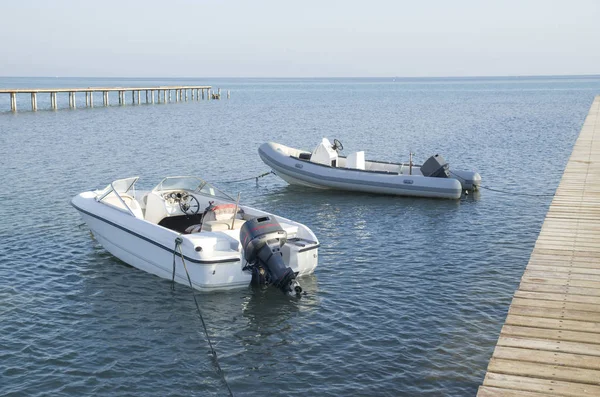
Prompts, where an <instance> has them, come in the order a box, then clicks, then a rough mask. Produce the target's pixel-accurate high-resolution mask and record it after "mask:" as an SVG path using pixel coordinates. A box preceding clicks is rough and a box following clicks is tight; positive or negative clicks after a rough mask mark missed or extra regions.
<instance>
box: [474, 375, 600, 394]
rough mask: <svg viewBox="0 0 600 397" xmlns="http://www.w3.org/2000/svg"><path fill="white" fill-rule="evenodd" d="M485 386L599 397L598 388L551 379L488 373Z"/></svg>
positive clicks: (599, 390)
mask: <svg viewBox="0 0 600 397" xmlns="http://www.w3.org/2000/svg"><path fill="white" fill-rule="evenodd" d="M484 385H485V386H490V387H497V388H502V389H506V390H520V391H533V392H539V393H547V394H549V395H552V396H569V397H591V396H600V387H599V386H594V385H590V384H585V383H572V382H564V381H558V380H552V379H540V378H535V377H525V376H518V375H508V374H498V373H493V372H488V373H487V375H486V376H485V380H484Z"/></svg>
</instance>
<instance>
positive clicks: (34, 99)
mask: <svg viewBox="0 0 600 397" xmlns="http://www.w3.org/2000/svg"><path fill="white" fill-rule="evenodd" d="M31 110H32V111H34V112H35V111H37V94H36V93H35V92H32V93H31Z"/></svg>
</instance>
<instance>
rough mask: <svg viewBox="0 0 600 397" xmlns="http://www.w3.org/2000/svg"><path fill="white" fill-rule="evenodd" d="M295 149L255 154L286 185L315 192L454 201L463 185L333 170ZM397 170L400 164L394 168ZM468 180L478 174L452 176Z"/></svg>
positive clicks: (269, 147)
mask: <svg viewBox="0 0 600 397" xmlns="http://www.w3.org/2000/svg"><path fill="white" fill-rule="evenodd" d="M299 152H300V151H298V150H296V149H292V148H289V147H287V146H284V145H280V144H277V143H273V142H269V143H265V144H263V145H261V146H260V148H259V150H258V153H259V155H260V157H261V159H262V160H263V162H265V164H267V165H268V166H269V167H271V168H272V169H273V170H274V171H275V172H276V173H277V175H279V176H280V177H281V178H282V179H283V180H285V181H286V182H288V183H290V184H293V185H302V186H308V187H312V188H317V189H338V190H351V191H360V192H367V193H379V194H389V195H401V196H417V197H433V198H449V199H458V198H460V197H461V195H462V192H463V188H467V187H463V185H462V184H461V181H459V180H458V179H455V178H432V177H425V176H422V175H404V174H399V173H397V172H385V171H365V170H358V169H350V168H334V167H330V166H326V165H322V164H317V163H313V162H311V161H309V160H303V159H300V158H298V156H299ZM397 166H398V167H401V165H399V164H398V165H397ZM456 175H457V178H461V179H463V183H464V182H465V181H467V180H468V179H469V178H470V179H471V180H473V179H474V180H475V181H471V187H472V185H473V184H475V185H476V184H478V183H479V181H480V180H481V178H480V177H479V174H477V173H472V172H465V171H462V172H461V174H456Z"/></svg>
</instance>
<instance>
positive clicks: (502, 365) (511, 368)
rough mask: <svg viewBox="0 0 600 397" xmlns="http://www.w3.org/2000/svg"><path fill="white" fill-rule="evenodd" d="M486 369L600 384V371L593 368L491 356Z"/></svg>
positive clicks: (503, 372)
mask: <svg viewBox="0 0 600 397" xmlns="http://www.w3.org/2000/svg"><path fill="white" fill-rule="evenodd" d="M488 371H490V372H494V373H498V374H507V375H518V376H529V377H532V378H540V379H550V380H560V381H563V382H575V383H586V384H589V385H594V386H600V371H598V370H593V369H583V368H573V367H567V366H561V365H551V364H539V363H531V362H527V361H517V360H505V359H502V358H495V357H492V359H491V360H490V365H489V366H488Z"/></svg>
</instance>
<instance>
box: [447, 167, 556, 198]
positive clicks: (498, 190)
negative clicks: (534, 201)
mask: <svg viewBox="0 0 600 397" xmlns="http://www.w3.org/2000/svg"><path fill="white" fill-rule="evenodd" d="M450 173H451V174H452V175H454V176H455V177H457V178H458V179H462V180H463V181H465V182H466V181H467V180H466V179H465V178H462V177H460V176H458V175H456V174H455V173H454V172H452V171H450ZM477 187H478V188H481V189H487V190H491V191H492V192H498V193H505V194H512V195H514V196H529V197H552V196H554V193H553V194H532V193H515V192H509V191H507V190H500V189H492V188H491V187H487V186H483V185H479V186H477Z"/></svg>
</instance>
